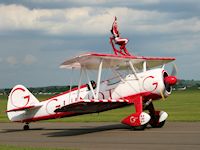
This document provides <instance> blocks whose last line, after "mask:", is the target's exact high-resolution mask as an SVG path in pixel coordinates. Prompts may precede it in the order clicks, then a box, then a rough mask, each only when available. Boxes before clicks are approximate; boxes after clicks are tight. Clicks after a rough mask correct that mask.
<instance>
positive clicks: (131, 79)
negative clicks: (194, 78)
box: [8, 68, 171, 122]
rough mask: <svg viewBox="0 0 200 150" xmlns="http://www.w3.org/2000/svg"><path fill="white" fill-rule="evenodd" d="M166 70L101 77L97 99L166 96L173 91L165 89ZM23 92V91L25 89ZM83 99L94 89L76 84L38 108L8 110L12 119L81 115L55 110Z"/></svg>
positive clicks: (22, 119)
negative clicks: (116, 78)
mask: <svg viewBox="0 0 200 150" xmlns="http://www.w3.org/2000/svg"><path fill="white" fill-rule="evenodd" d="M164 74H166V72H165V71H164V70H163V69H162V68H158V69H152V70H148V71H145V72H141V73H138V74H137V76H135V75H134V74H128V75H126V77H125V78H123V79H121V80H120V79H119V80H118V81H117V82H114V83H112V81H111V80H105V81H102V82H101V84H100V90H99V94H98V95H99V96H98V99H102V100H103V99H107V100H109V99H130V98H133V97H134V96H137V95H140V96H142V97H143V100H148V99H152V100H157V99H160V98H161V92H162V93H164V96H165V97H167V96H168V95H169V94H170V93H171V89H170V90H166V87H165V84H164V79H163V78H164ZM21 92H22V93H21V94H22V95H23V91H21ZM94 92H95V89H94ZM14 94H15V93H13V94H12V95H10V98H11V99H12V98H14ZM12 96H13V97H12ZM24 97H25V95H24ZM82 99H94V96H93V94H92V91H91V90H90V88H89V86H88V85H87V84H85V85H82V86H81V87H80V89H78V88H74V89H71V90H69V91H66V92H64V93H61V94H59V95H57V96H54V97H52V98H49V99H47V100H45V101H42V102H40V107H39V108H38V109H31V110H29V111H26V110H23V111H17V112H9V113H10V115H9V114H8V116H10V120H12V121H18V122H32V121H38V120H46V119H54V118H62V117H67V116H75V115H80V113H78V114H77V113H76V112H71V111H70V112H67V111H66V112H59V113H58V112H55V110H56V109H59V108H61V107H64V106H67V105H72V104H74V103H77V102H79V101H81V100H82ZM127 105H129V103H127ZM127 105H124V104H123V105H120V104H119V105H116V106H114V107H112V106H111V107H108V108H106V109H102V111H106V110H109V109H113V108H117V107H123V106H127ZM12 113H15V116H17V117H13V118H12V116H13V115H12ZM16 113H18V115H16ZM86 113H90V111H87V110H85V111H83V113H82V114H86Z"/></svg>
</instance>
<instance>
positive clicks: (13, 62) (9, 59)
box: [6, 56, 18, 65]
mask: <svg viewBox="0 0 200 150" xmlns="http://www.w3.org/2000/svg"><path fill="white" fill-rule="evenodd" d="M6 62H7V63H8V64H9V65H16V64H18V61H17V58H16V57H14V56H9V57H7V58H6Z"/></svg>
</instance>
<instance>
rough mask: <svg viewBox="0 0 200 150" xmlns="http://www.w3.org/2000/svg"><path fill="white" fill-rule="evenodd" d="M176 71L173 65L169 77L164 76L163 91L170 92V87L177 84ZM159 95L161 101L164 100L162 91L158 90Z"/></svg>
mask: <svg viewBox="0 0 200 150" xmlns="http://www.w3.org/2000/svg"><path fill="white" fill-rule="evenodd" d="M177 70H178V69H177V66H176V65H175V64H174V63H173V66H172V72H171V75H167V74H166V75H165V74H164V79H163V80H164V85H165V89H166V90H167V91H170V90H171V86H173V85H175V84H176V83H177V78H176V75H177ZM160 95H161V97H162V99H163V100H165V96H164V93H163V91H162V90H160Z"/></svg>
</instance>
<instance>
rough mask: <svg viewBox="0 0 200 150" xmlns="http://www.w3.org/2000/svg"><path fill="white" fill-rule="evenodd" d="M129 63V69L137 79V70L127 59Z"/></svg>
mask: <svg viewBox="0 0 200 150" xmlns="http://www.w3.org/2000/svg"><path fill="white" fill-rule="evenodd" d="M129 65H130V67H131V69H132V71H133V74H134V76H135V77H136V79H137V80H139V78H138V76H137V72H136V70H135V68H134V67H133V64H132V62H131V61H130V60H129Z"/></svg>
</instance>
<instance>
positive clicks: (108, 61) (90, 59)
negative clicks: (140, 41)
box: [60, 53, 175, 70]
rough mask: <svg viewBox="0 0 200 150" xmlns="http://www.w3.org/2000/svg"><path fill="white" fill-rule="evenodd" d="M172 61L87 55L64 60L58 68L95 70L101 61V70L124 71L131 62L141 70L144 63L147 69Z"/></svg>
mask: <svg viewBox="0 0 200 150" xmlns="http://www.w3.org/2000/svg"><path fill="white" fill-rule="evenodd" d="M174 60H175V58H173V57H143V56H118V55H114V54H98V53H87V54H83V55H80V56H77V57H75V58H72V59H69V60H66V61H65V62H63V63H62V64H61V65H60V67H61V68H67V69H69V68H81V67H85V68H87V69H95V70H96V69H98V68H99V64H100V62H101V61H103V66H102V67H103V68H114V67H118V68H120V69H123V68H124V69H126V67H127V64H128V62H129V61H131V62H132V64H133V65H134V66H135V67H137V68H138V69H141V68H142V67H143V62H144V61H146V63H147V67H149V68H152V67H156V66H160V65H163V64H166V63H169V62H171V61H174Z"/></svg>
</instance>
